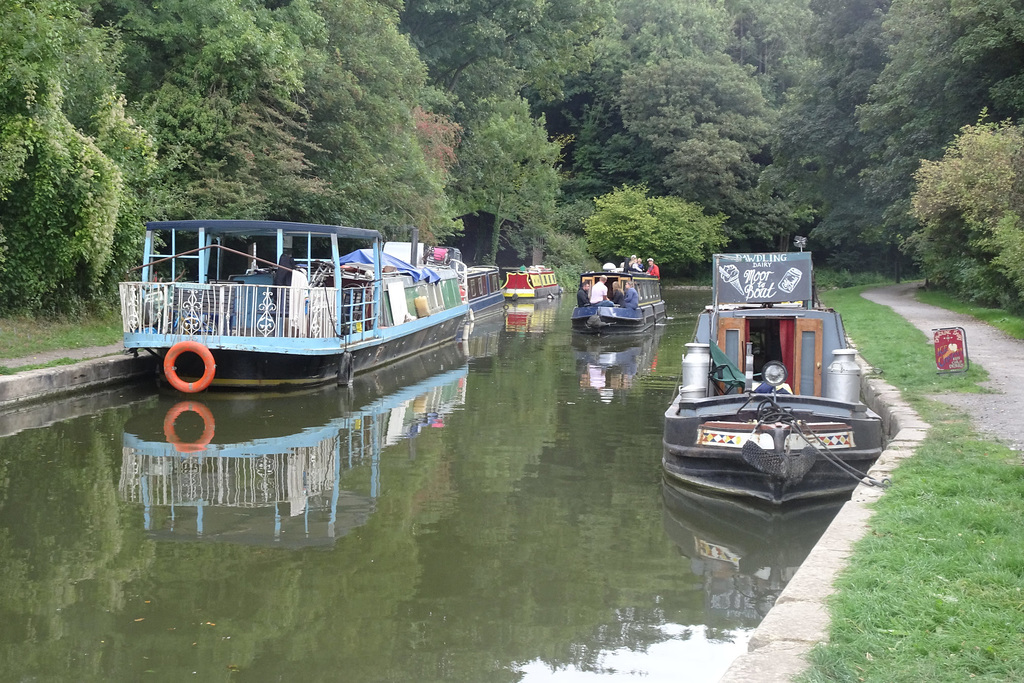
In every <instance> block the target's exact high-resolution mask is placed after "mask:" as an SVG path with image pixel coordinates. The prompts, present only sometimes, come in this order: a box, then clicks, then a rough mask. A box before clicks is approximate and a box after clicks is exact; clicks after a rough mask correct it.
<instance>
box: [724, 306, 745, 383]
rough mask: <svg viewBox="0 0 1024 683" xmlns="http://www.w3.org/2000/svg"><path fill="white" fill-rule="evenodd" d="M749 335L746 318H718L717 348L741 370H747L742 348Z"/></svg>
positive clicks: (743, 348)
mask: <svg viewBox="0 0 1024 683" xmlns="http://www.w3.org/2000/svg"><path fill="white" fill-rule="evenodd" d="M749 336H750V335H749V332H748V330H747V320H746V318H724V317H722V318H719V319H718V348H720V349H722V351H724V352H725V355H726V356H728V357H729V360H731V361H732V362H733V363H735V364H736V367H738V368H739V369H740V370H741V371H743V372H746V371H747V368H746V367H745V366H746V358H745V356H746V353H744V350H745V349H746V348H747V339H748V337H749Z"/></svg>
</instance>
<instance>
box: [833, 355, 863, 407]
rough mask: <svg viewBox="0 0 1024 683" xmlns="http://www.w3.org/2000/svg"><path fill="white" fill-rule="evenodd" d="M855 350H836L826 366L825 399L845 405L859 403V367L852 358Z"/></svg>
mask: <svg viewBox="0 0 1024 683" xmlns="http://www.w3.org/2000/svg"><path fill="white" fill-rule="evenodd" d="M856 355H857V351H856V349H836V350H835V351H833V352H832V363H831V364H829V366H828V388H827V391H826V393H825V396H826V398H834V399H836V400H839V401H846V402H847V403H859V402H860V366H859V365H857V360H856V358H854V356H856Z"/></svg>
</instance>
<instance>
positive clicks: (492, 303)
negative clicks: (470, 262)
mask: <svg viewBox="0 0 1024 683" xmlns="http://www.w3.org/2000/svg"><path fill="white" fill-rule="evenodd" d="M499 275H500V271H499V270H498V266H470V267H469V268H468V269H467V270H466V296H467V297H468V298H469V310H471V311H472V312H473V313H472V317H474V318H479V317H480V316H484V315H490V314H491V313H497V312H499V311H501V307H502V305H504V303H505V292H504V290H502V288H501V283H500V282H499V279H498V276H499Z"/></svg>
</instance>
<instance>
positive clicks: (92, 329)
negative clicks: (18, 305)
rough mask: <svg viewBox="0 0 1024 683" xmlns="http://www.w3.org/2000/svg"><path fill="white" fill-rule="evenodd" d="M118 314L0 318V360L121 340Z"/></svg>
mask: <svg viewBox="0 0 1024 683" xmlns="http://www.w3.org/2000/svg"><path fill="white" fill-rule="evenodd" d="M121 339H122V332H121V314H120V312H118V311H103V312H99V313H94V314H91V315H83V316H82V317H80V318H75V319H59V320H51V319H36V318H29V317H21V316H19V317H15V318H0V361H2V360H3V359H5V358H20V357H22V356H29V355H32V354H34V353H40V352H43V351H56V350H60V349H80V348H84V347H86V346H106V345H107V344H116V343H117V342H119V341H121Z"/></svg>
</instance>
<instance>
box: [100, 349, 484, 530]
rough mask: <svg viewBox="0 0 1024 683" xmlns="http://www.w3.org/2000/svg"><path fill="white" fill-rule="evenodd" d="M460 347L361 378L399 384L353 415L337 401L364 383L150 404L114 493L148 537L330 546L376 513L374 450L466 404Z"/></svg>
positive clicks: (128, 445) (134, 429)
mask: <svg viewBox="0 0 1024 683" xmlns="http://www.w3.org/2000/svg"><path fill="white" fill-rule="evenodd" d="M460 352H461V349H460V348H459V347H456V346H454V345H449V346H448V347H445V348H444V349H442V350H438V351H435V352H433V353H431V354H425V355H422V356H419V357H417V358H415V359H410V360H409V361H406V362H405V363H404V365H402V366H401V367H398V368H396V367H391V368H389V370H388V372H387V373H386V374H385V373H381V374H380V375H378V376H370V377H367V378H364V379H362V380H361V384H362V385H372V386H373V387H374V388H377V386H379V384H380V383H381V381H383V379H384V378H385V376H386V377H393V376H395V375H397V374H401V376H402V378H403V383H406V382H407V384H406V385H405V386H402V387H401V388H396V389H395V390H394V391H392V392H391V393H389V394H386V395H383V396H380V397H378V398H374V399H373V400H370V401H369V402H366V403H364V404H359V407H357V408H354V409H353V408H348V407H346V405H345V404H346V403H348V402H351V401H359V400H360V399H359V398H357V397H358V396H360V395H361V394H363V395H365V393H366V391H367V390H368V389H369V387H368V386H363V387H361V389H362V390H361V391H359V390H357V391H355V392H353V394H352V395H349V394H346V393H344V392H339V391H337V390H334V389H321V390H319V391H313V392H304V393H301V394H285V395H278V396H267V395H265V394H259V395H238V394H209V395H206V396H204V399H203V400H202V401H200V400H194V399H193V400H186V401H179V402H177V403H175V404H173V405H171V406H170V407H166V403H165V402H160V404H159V405H158V406H157V407H156V408H154V409H153V410H150V411H148V412H145V413H142V414H139V415H137V416H135V417H133V418H132V419H130V420H129V421H128V423H127V424H126V425H125V431H124V436H123V449H122V450H123V455H122V466H121V478H120V484H119V487H118V490H119V492H120V495H121V497H122V499H124V500H125V501H128V502H130V503H135V504H137V505H140V506H141V512H142V517H143V525H144V528H145V529H146V531H148V532H150V533H151V535H153V536H154V537H156V538H170V539H189V540H191V539H201V540H215V541H233V542H239V543H248V544H257V545H259V544H273V545H282V546H289V547H298V546H305V545H322V544H330V543H333V542H334V539H336V538H337V537H339V536H343V535H345V534H346V533H348V532H349V531H350V530H352V529H354V528H356V527H359V526H362V525H363V524H365V523H366V520H367V519H368V518H369V516H370V514H371V513H372V512H373V511H374V506H375V501H376V499H377V496H378V494H379V491H380V488H381V482H380V477H381V475H380V455H381V450H382V448H384V447H387V446H390V445H393V444H396V443H398V442H399V441H402V440H404V439H414V438H415V437H416V435H417V434H418V433H419V432H420V431H421V430H422V429H428V428H439V427H444V425H445V416H446V415H448V414H450V413H451V412H452V411H453V410H455V409H456V408H457V407H458V406H461V405H462V404H464V403H465V400H466V376H467V374H468V366H467V365H466V364H465V362H464V361H463V360H462V358H461V357H460ZM453 364H454V365H455V367H452V365H453ZM446 368H451V369H446ZM403 369H404V372H401V370H403ZM363 400H365V399H363ZM361 467H365V468H369V473H370V476H369V479H368V481H366V482H365V485H364V486H362V488H361V489H359V490H356V489H354V488H353V487H351V486H350V485H349V484H348V483H347V481H346V480H347V479H348V477H347V474H348V473H349V472H350V471H352V470H353V469H355V468H361Z"/></svg>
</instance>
